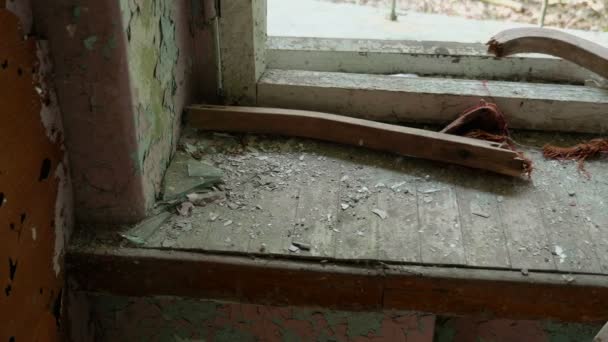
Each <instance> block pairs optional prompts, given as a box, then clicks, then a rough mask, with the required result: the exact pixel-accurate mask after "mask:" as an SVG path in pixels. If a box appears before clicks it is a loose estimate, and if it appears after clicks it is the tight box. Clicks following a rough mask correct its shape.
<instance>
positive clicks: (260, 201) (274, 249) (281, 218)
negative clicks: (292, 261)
mask: <svg viewBox="0 0 608 342" xmlns="http://www.w3.org/2000/svg"><path fill="white" fill-rule="evenodd" d="M299 191H300V190H299V189H298V188H297V187H296V186H293V185H288V186H287V187H286V188H284V189H280V190H274V191H267V190H260V191H258V192H256V193H255V194H254V195H253V196H252V199H251V201H252V203H256V205H258V206H260V207H261V208H262V209H261V210H255V211H252V212H251V215H252V216H251V222H250V224H251V228H250V229H251V231H252V232H253V234H254V236H255V237H256V238H253V239H251V240H250V243H249V252H250V253H260V252H263V253H270V254H286V253H289V250H288V249H289V246H290V245H291V239H290V237H291V236H292V235H293V233H294V229H295V220H296V210H297V204H298V200H297V197H298V195H299Z"/></svg>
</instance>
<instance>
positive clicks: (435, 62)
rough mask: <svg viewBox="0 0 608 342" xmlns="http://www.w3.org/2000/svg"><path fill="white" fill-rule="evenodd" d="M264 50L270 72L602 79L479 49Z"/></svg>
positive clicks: (452, 45) (547, 60)
mask: <svg viewBox="0 0 608 342" xmlns="http://www.w3.org/2000/svg"><path fill="white" fill-rule="evenodd" d="M266 48H267V63H268V68H269V69H282V70H309V71H330V72H349V73H365V74H387V75H388V74H417V75H419V76H438V77H456V78H473V79H488V80H519V81H539V82H560V83H570V84H571V83H578V84H584V82H585V80H588V79H592V78H597V77H599V76H597V75H596V74H594V73H592V72H590V71H588V70H586V69H584V68H582V67H579V66H577V65H575V64H573V63H570V62H568V61H565V60H562V59H559V58H555V57H551V56H544V55H534V54H526V55H521V56H515V57H507V58H502V59H498V58H495V57H494V56H492V55H489V54H487V52H486V50H487V48H486V46H485V45H484V44H476V43H456V42H431V41H428V42H424V41H393V40H371V39H331V38H302V37H268V41H267V43H266Z"/></svg>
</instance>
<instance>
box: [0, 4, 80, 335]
mask: <svg viewBox="0 0 608 342" xmlns="http://www.w3.org/2000/svg"><path fill="white" fill-rule="evenodd" d="M2 5H3V4H2V3H1V2H0V40H1V41H2V44H0V103H2V109H1V112H2V117H1V118H0V146H2V153H1V154H0V224H1V225H0V227H1V228H0V287H1V288H2V289H3V291H2V294H1V295H0V322H1V323H0V341H37V340H45V341H58V340H60V337H61V329H62V328H61V326H62V324H63V319H62V311H63V310H62V307H63V293H65V291H64V290H63V285H64V281H63V273H64V272H63V255H64V249H65V242H66V241H67V239H68V238H69V234H70V232H71V228H72V200H71V197H72V192H71V185H70V177H69V171H68V167H67V165H68V163H67V153H65V150H64V148H63V136H64V135H63V128H62V122H61V115H60V111H59V105H58V101H57V97H56V95H55V93H54V91H53V84H52V81H51V79H50V75H51V73H52V68H51V63H50V60H49V58H48V49H47V44H46V42H45V41H37V40H35V39H34V38H33V37H31V36H29V35H28V34H29V33H30V30H31V27H32V18H31V8H29V2H28V1H23V2H17V1H10V2H9V3H7V6H6V7H7V9H8V10H6V9H2V7H3V6H2Z"/></svg>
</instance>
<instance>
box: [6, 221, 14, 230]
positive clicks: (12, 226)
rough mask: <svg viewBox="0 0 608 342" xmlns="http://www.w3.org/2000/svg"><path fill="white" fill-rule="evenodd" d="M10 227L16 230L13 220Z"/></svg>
mask: <svg viewBox="0 0 608 342" xmlns="http://www.w3.org/2000/svg"><path fill="white" fill-rule="evenodd" d="M8 226H9V227H11V230H15V224H14V223H13V222H11V223H9V224H8Z"/></svg>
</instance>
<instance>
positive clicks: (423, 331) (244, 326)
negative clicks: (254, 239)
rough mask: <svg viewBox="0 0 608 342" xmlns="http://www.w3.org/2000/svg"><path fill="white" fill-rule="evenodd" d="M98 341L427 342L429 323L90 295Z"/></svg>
mask: <svg viewBox="0 0 608 342" xmlns="http://www.w3.org/2000/svg"><path fill="white" fill-rule="evenodd" d="M90 300H91V303H92V307H93V311H94V312H93V314H92V317H93V320H94V321H95V322H96V323H95V326H96V328H97V329H96V338H97V340H99V341H131V340H145V341H361V342H364V341H409V342H417V341H418V342H422V341H427V342H431V341H432V338H433V325H434V321H435V317H434V316H432V315H425V314H415V313H411V312H385V313H375V312H372V313H369V312H347V311H332V310H314V309H304V308H294V307H275V306H264V305H254V304H240V303H225V302H215V301H204V300H194V299H184V298H175V297H153V298H128V297H114V296H109V295H91V296H90Z"/></svg>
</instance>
